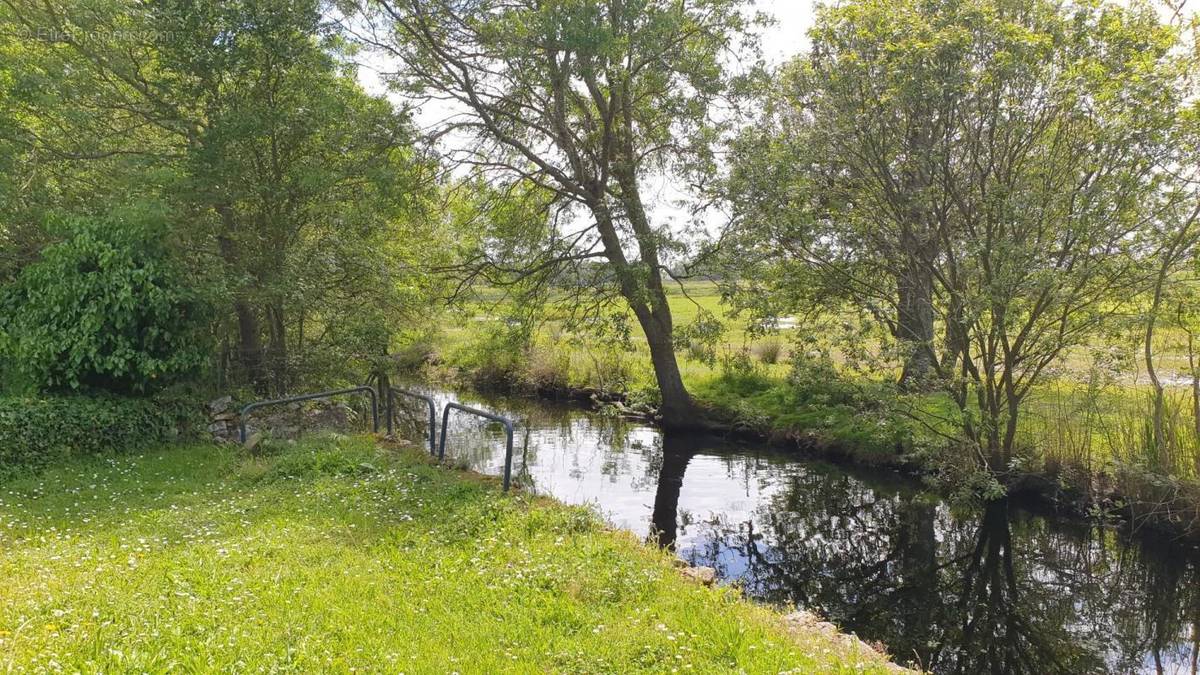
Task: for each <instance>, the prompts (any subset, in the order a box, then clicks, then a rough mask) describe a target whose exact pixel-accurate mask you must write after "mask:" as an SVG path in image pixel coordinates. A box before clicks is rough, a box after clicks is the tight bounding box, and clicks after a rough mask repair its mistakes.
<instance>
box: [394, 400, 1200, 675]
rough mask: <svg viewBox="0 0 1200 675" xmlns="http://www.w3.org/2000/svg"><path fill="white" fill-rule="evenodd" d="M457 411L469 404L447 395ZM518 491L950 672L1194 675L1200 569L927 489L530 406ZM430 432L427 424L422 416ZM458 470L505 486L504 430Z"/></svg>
mask: <svg viewBox="0 0 1200 675" xmlns="http://www.w3.org/2000/svg"><path fill="white" fill-rule="evenodd" d="M434 393H435V395H436V396H437V397H438V398H441V399H442V400H447V399H450V398H455V399H456V400H457V399H458V397H455V396H452V395H451V394H449V393H447V392H434ZM462 400H463V402H465V403H469V404H473V405H480V406H482V407H485V408H488V409H491V410H494V411H497V412H500V413H502V414H506V415H509V416H511V417H513V418H514V419H516V420H518V428H517V438H516V448H517V450H516V453H517V457H516V461H515V467H514V475H515V476H516V477H517V480H518V481H519V482H521V483H522V484H524V485H525V486H527V488H530V489H533V490H535V491H537V492H540V493H544V494H548V495H553V496H554V497H556V498H558V499H560V500H562V501H565V502H570V503H576V504H592V505H595V506H596V508H598V509H599V510H600V511H601V512H602V513H604V514H605V516H606V517H607V518H608V519H609V520H610V521H611V522H612V523H613V524H614V525H617V526H620V527H623V528H627V529H629V530H632V531H634V532H636V533H638V534H641V535H645V536H647V537H649V538H651V540H657V541H658V542H659V543H660V544H662V545H664V546H671V547H674V549H675V551H676V552H677V554H678V555H679V556H680V557H681V558H683V559H684V560H687V561H688V562H690V563H692V564H696V565H708V566H711V567H714V568H716V570H717V572H718V574H719V575H720V577H721V579H722V580H723V581H724V582H725V583H736V584H739V585H741V586H742V587H743V588H744V590H745V593H746V594H747V595H749V596H751V597H753V598H757V599H760V600H763V601H766V602H771V603H778V604H782V605H796V606H800V607H803V608H806V609H809V610H812V611H815V612H816V613H818V614H820V615H822V616H824V617H826V618H828V619H829V620H831V621H833V622H834V623H836V624H837V625H838V626H840V627H841V628H842V629H843V630H846V631H851V632H854V633H856V634H858V635H859V636H861V637H863V638H864V639H867V640H874V641H878V642H881V643H883V644H884V645H886V646H887V648H888V651H889V653H891V654H892V655H893V657H894V658H895V659H896V660H897V661H900V662H906V663H909V664H911V665H916V666H920V667H923V668H926V669H929V670H932V671H934V672H938V673H987V672H992V673H1009V672H1028V673H1055V672H1069V673H1088V672H1111V673H1134V672H1151V673H1153V672H1159V673H1196V672H1197V658H1198V650H1200V555H1197V553H1196V552H1195V551H1193V550H1189V549H1184V548H1181V547H1174V546H1173V545H1171V544H1170V543H1169V542H1164V543H1153V542H1151V541H1147V540H1144V539H1140V540H1132V539H1131V538H1130V537H1128V536H1126V535H1123V534H1121V533H1119V532H1117V531H1116V530H1114V529H1111V528H1105V527H1099V526H1093V525H1087V524H1080V523H1074V522H1066V521H1061V520H1056V519H1054V518H1050V517H1045V516H1041V515H1035V514H1032V513H1030V512H1027V511H1024V510H1021V509H1019V508H1017V507H1016V506H1014V505H1010V504H1007V503H1004V502H999V503H995V504H992V505H990V506H988V507H987V508H980V509H975V510H969V509H968V510H962V509H957V510H956V509H952V508H950V507H948V506H947V505H946V504H945V503H944V502H942V501H941V500H940V499H938V498H937V497H936V496H935V495H931V494H929V493H928V492H923V491H922V490H920V489H919V486H918V485H916V484H914V483H913V482H912V481H910V480H907V479H902V478H901V477H899V476H896V475H894V474H890V473H886V472H870V471H860V470H851V469H847V468H845V467H838V466H832V465H830V464H827V463H823V462H820V461H813V460H808V459H803V458H797V457H795V456H790V455H787V454H784V453H782V452H779V451H776V450H774V449H771V448H769V447H766V446H760V445H753V444H746V443H735V442H728V441H724V440H722V439H719V438H714V437H711V436H674V435H672V436H664V435H663V434H662V433H660V432H659V431H658V430H657V429H655V428H653V427H649V426H645V425H641V424H636V423H628V422H623V421H620V420H614V419H609V418H606V417H602V416H599V415H596V414H592V413H588V412H584V411H581V410H579V409H577V408H572V407H567V406H561V405H553V404H547V403H545V402H540V401H530V400H523V399H499V398H496V399H481V398H479V397H475V396H473V395H472V396H466V397H464V399H462ZM417 419H423V418H420V417H417ZM450 428H451V434H450V442H449V449H448V450H447V458H448V460H449V459H453V460H455V461H465V462H467V463H468V464H470V465H471V466H472V467H473V468H475V469H477V470H480V471H483V472H486V473H492V474H499V473H500V472H501V470H502V467H503V442H502V438H503V435H502V433H501V432H500V431H499V429H498V427H495V426H494V425H493V427H487V426H486V425H485V424H483V423H482V422H481V421H480V422H477V421H475V420H473V419H472V418H469V417H461V416H455V417H453V418H452V420H451V424H450Z"/></svg>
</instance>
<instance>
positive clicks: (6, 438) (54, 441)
mask: <svg viewBox="0 0 1200 675" xmlns="http://www.w3.org/2000/svg"><path fill="white" fill-rule="evenodd" d="M196 421H197V420H196V419H194V415H193V413H192V410H191V408H190V406H188V405H187V404H185V403H183V402H179V401H170V400H164V399H155V398H140V399H132V398H117V397H107V396H104V397H86V396H62V397H50V398H32V397H9V398H0V479H2V478H6V477H8V476H11V475H13V474H15V473H17V472H19V471H24V470H34V469H40V468H42V467H45V466H47V465H50V464H52V463H55V462H58V461H61V460H63V459H66V458H68V457H75V456H82V455H94V454H99V453H103V452H109V451H112V450H118V449H137V448H143V447H146V446H148V445H152V444H155V443H161V442H163V441H165V440H168V439H171V438H174V437H176V436H178V435H179V433H180V430H181V429H183V430H188V429H191V428H194V426H193V425H194V424H195V422H196Z"/></svg>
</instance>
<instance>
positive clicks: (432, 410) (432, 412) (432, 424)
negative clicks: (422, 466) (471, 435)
mask: <svg viewBox="0 0 1200 675" xmlns="http://www.w3.org/2000/svg"><path fill="white" fill-rule="evenodd" d="M396 394H402V395H404V396H411V397H413V398H419V399H421V400H422V401H424V402H425V405H427V406H428V407H429V454H430V455H433V454H435V453H436V452H437V450H436V448H435V447H434V434H435V433H436V429H437V403H435V402H434V400H433V398H432V397H429V396H426V395H425V394H418V393H417V392H415V391H409V390H407V389H397V388H395V387H388V400H387V432H388V435H389V436H390V435H391V434H392V415H393V408H394V406H395V401H396Z"/></svg>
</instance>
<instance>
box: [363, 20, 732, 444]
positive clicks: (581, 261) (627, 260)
mask: <svg viewBox="0 0 1200 675" xmlns="http://www.w3.org/2000/svg"><path fill="white" fill-rule="evenodd" d="M743 6H744V3H743V2H741V0H603V1H602V0H515V1H514V0H465V1H464V0H455V1H451V0H378V1H375V2H370V3H368V5H367V9H368V10H369V11H368V12H367V13H366V17H367V18H366V19H364V20H363V21H364V23H367V24H369V25H370V26H371V27H375V28H379V30H370V29H367V30H364V31H362V32H364V33H368V34H369V35H368V36H367V38H366V39H368V40H369V41H371V42H373V43H374V46H376V47H379V48H382V49H384V50H386V51H387V52H388V53H390V54H391V55H392V56H394V57H395V58H396V61H397V62H398V63H399V64H400V65H399V67H400V69H401V70H400V72H399V73H397V74H396V76H395V79H394V82H395V83H396V84H397V85H398V86H401V87H403V88H404V90H406V91H407V92H408V93H409V94H410V95H412V96H415V97H418V98H421V97H423V98H424V99H425V100H427V101H440V102H441V105H443V106H445V107H446V108H447V109H448V110H451V111H453V113H454V114H452V115H450V116H449V117H448V118H447V121H446V123H445V125H444V127H443V128H442V129H440V130H439V131H440V133H444V134H451V135H453V137H454V139H455V145H456V147H457V149H458V151H457V155H458V160H459V161H458V165H459V166H460V167H469V168H470V169H471V171H472V172H473V173H474V174H475V175H477V176H480V177H483V179H485V180H486V181H487V183H488V184H489V185H490V186H491V187H492V188H493V189H499V190H506V189H508V186H517V185H519V184H525V185H527V186H529V188H532V189H536V190H538V191H541V192H543V193H544V194H546V195H549V198H548V199H547V200H546V208H545V209H543V213H542V215H541V218H540V219H539V222H533V223H531V224H530V227H531V228H534V229H536V230H537V231H539V232H541V233H542V236H541V238H540V241H537V242H527V243H528V245H523V246H520V247H512V246H505V245H504V243H503V242H497V243H496V246H495V247H494V248H493V249H490V250H485V251H484V252H483V253H482V254H481V255H479V256H477V257H475V258H474V259H473V260H472V261H471V263H472V264H473V265H476V266H480V267H485V268H488V269H487V271H488V272H490V273H497V274H508V275H510V276H511V277H517V278H522V279H526V280H530V279H537V280H544V281H546V282H547V283H554V282H555V280H561V279H564V278H568V277H572V278H575V279H580V278H587V279H593V280H595V281H596V283H598V284H600V285H608V286H610V287H612V288H615V289H616V291H617V292H618V293H619V295H620V296H622V297H623V298H624V300H625V301H626V302H627V303H628V305H629V307H630V309H631V311H632V313H633V314H634V315H635V317H636V318H637V321H638V323H639V324H640V326H641V328H642V331H643V332H644V333H645V336H646V340H647V342H648V346H649V350H650V356H651V360H652V362H653V365H654V372H655V376H656V378H657V382H658V387H659V390H660V392H661V395H662V408H661V414H662V422H663V424H664V425H665V426H668V427H682V426H690V425H695V424H697V422H698V419H699V417H698V415H697V414H696V413H697V410H696V406H695V404H694V403H693V401H692V398H691V396H690V395H689V394H688V391H687V389H686V388H685V387H684V384H683V380H682V378H681V376H680V371H679V365H678V362H677V359H676V354H675V343H676V337H677V328H676V326H675V322H674V319H673V317H672V315H671V309H670V307H669V306H668V303H667V295H666V290H665V288H664V277H666V276H668V275H669V274H670V270H669V269H668V267H669V264H670V260H669V258H670V256H671V254H672V251H675V250H678V249H677V247H678V246H679V245H680V241H679V239H678V237H677V236H676V233H673V232H672V231H671V229H670V228H669V227H667V225H666V223H665V222H661V221H658V222H656V220H655V219H654V218H653V213H652V211H653V204H652V203H651V201H652V200H651V199H650V198H649V195H648V189H647V186H648V183H650V182H651V181H653V180H655V179H656V177H657V178H661V177H662V176H668V175H669V176H673V177H677V178H680V179H681V180H682V177H684V176H686V175H689V174H691V173H692V172H695V171H700V172H703V171H706V170H710V169H711V168H712V166H713V164H714V162H713V159H712V153H713V146H714V143H715V142H716V140H717V139H718V137H719V133H718V131H717V128H718V127H719V126H720V118H721V117H722V115H721V114H718V110H721V109H722V106H721V105H720V104H721V102H722V101H724V100H727V99H726V98H725V97H726V95H727V94H728V93H729V92H730V90H731V81H732V79H733V78H732V77H731V75H730V72H729V68H728V67H727V63H729V62H730V59H729V58H728V57H729V55H730V54H731V53H734V52H736V51H738V50H740V49H741V48H742V47H743V46H745V45H744V44H743V43H741V42H740V41H741V40H746V41H747V42H746V43H745V44H750V42H749V37H748V34H747V33H746V30H745V29H746V28H747V24H748V21H749V20H750V19H748V18H747V15H746V14H745V13H744V12H743V9H744V7H743ZM529 188H527V189H522V188H519V187H514V188H513V191H514V192H520V193H527V192H528V189H529ZM547 223H550V224H551V225H550V226H549V227H547ZM572 268H573V269H574V270H576V272H578V271H579V270H580V269H581V268H582V269H584V270H586V273H583V274H578V273H573V272H571V271H570V270H571V269H572ZM561 285H562V284H560V286H561ZM580 285H581V284H578V283H577V284H575V286H576V290H575V292H577V293H578V292H584V293H586V292H593V291H596V292H603V290H604V289H602V288H601V289H580V288H578V287H579V286H580Z"/></svg>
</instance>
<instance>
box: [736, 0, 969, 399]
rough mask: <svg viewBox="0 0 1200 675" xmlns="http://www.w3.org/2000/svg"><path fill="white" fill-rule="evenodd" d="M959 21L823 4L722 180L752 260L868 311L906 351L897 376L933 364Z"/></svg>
mask: <svg viewBox="0 0 1200 675" xmlns="http://www.w3.org/2000/svg"><path fill="white" fill-rule="evenodd" d="M961 18H962V17H961V16H960V15H959V14H957V13H955V12H954V11H953V10H952V9H948V10H944V11H943V10H942V9H940V7H939V6H938V5H937V4H936V3H917V2H914V3H902V4H900V5H894V4H890V3H881V2H854V3H850V4H847V5H842V6H837V7H831V6H825V7H822V8H821V9H820V11H819V12H818V17H817V21H816V25H815V26H814V28H813V30H812V33H811V36H810V37H811V40H812V48H811V50H810V51H809V53H808V54H806V55H803V56H801V57H798V58H797V59H796V60H794V61H793V62H791V63H789V64H787V65H786V66H785V67H784V68H783V69H782V70H781V71H780V72H779V74H778V79H777V82H776V84H775V86H774V87H772V89H771V91H770V93H769V95H768V99H769V100H768V105H767V107H766V109H767V114H766V115H764V116H763V119H762V120H761V122H760V123H759V125H758V126H757V128H752V129H750V130H748V131H747V132H745V133H744V134H743V136H742V137H741V139H740V141H739V143H738V144H737V146H736V152H735V156H734V157H735V160H734V168H733V172H732V175H731V181H730V186H729V190H730V194H731V195H732V201H733V205H734V211H735V218H736V219H737V220H738V221H739V225H740V227H741V229H742V231H747V230H748V231H750V232H751V240H752V243H753V245H756V246H758V249H759V250H758V253H759V255H757V256H753V258H754V259H760V258H761V259H765V260H767V261H768V262H769V264H771V265H772V266H776V267H778V268H781V269H780V271H781V272H782V274H783V276H784V277H785V278H784V279H781V280H779V281H782V282H783V284H784V285H785V286H788V287H790V288H791V290H792V292H795V291H796V290H798V289H799V290H800V292H801V293H803V294H805V295H807V296H809V298H810V299H811V300H813V301H821V300H823V299H826V298H840V299H844V300H845V299H848V300H850V301H852V302H854V303H857V304H859V305H862V306H865V307H868V308H869V309H870V311H871V313H872V314H873V315H874V316H875V318H877V319H878V320H879V321H880V322H882V323H883V324H884V325H886V327H887V328H888V330H889V332H890V334H891V335H892V337H893V338H895V339H896V340H898V341H899V343H900V345H901V347H902V349H903V352H904V354H903V356H904V358H903V368H902V374H901V378H900V379H901V383H902V384H905V385H913V384H914V383H918V382H920V381H922V380H925V379H927V378H929V376H930V375H931V373H932V371H933V370H934V369H935V367H936V366H937V359H936V356H935V353H934V350H935V344H934V319H935V312H934V307H933V303H934V282H935V279H934V274H935V267H936V265H937V263H938V259H939V256H940V254H941V249H942V246H943V242H942V240H941V234H942V233H943V232H944V231H945V230H946V229H947V228H948V227H950V226H951V225H950V223H949V222H948V217H949V210H948V207H949V204H948V200H947V199H946V196H945V195H944V194H939V193H938V192H937V190H936V188H935V185H934V183H935V181H936V171H937V168H938V167H939V165H940V164H941V162H940V158H942V157H944V156H945V154H946V152H947V148H948V144H949V143H950V142H951V141H952V137H953V133H954V129H953V126H954V124H955V123H956V114H957V112H958V107H959V105H960V97H961V95H962V91H961V78H962V77H963V73H962V72H961V71H960V70H959V69H960V68H961V67H963V66H964V65H965V64H964V62H963V50H964V49H965V48H966V47H967V46H968V45H967V43H966V40H967V35H968V32H967V30H965V28H964V26H963V25H962V24H961V23H959V20H960V19H961ZM752 248H753V247H752ZM781 250H782V251H783V252H784V254H785V255H784V256H782V257H781V256H779V255H778V254H779V252H780V251H781ZM739 253H741V251H739ZM797 275H799V276H800V277H801V278H800V279H792V280H790V282H789V280H788V279H787V278H786V277H796V276H797Z"/></svg>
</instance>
